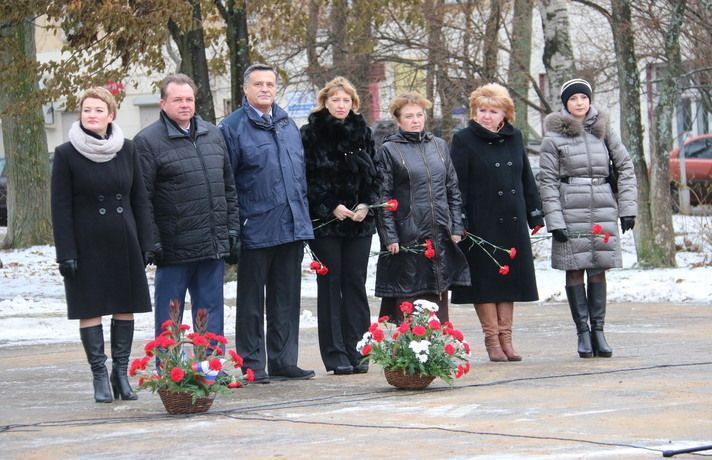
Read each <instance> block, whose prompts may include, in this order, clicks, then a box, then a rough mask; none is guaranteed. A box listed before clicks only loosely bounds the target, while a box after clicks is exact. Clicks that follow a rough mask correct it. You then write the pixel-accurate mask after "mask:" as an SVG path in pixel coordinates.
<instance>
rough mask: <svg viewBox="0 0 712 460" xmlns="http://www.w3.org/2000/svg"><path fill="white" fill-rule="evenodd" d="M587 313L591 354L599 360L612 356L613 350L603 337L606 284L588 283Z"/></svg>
mask: <svg viewBox="0 0 712 460" xmlns="http://www.w3.org/2000/svg"><path fill="white" fill-rule="evenodd" d="M588 313H589V315H590V316H591V329H592V330H591V342H592V344H593V354H594V355H595V356H600V357H601V358H610V357H611V356H613V350H612V349H611V347H610V346H609V345H608V342H607V341H606V336H605V335H603V323H605V320H606V282H605V281H603V282H601V283H588Z"/></svg>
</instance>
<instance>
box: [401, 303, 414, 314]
mask: <svg viewBox="0 0 712 460" xmlns="http://www.w3.org/2000/svg"><path fill="white" fill-rule="evenodd" d="M400 311H402V312H403V313H406V314H411V313H413V304H412V303H410V302H403V303H402V304H400Z"/></svg>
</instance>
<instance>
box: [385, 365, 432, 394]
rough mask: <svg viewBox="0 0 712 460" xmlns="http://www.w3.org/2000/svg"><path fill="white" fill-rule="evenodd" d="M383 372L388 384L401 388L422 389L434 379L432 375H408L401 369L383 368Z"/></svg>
mask: <svg viewBox="0 0 712 460" xmlns="http://www.w3.org/2000/svg"><path fill="white" fill-rule="evenodd" d="M383 373H384V374H386V381H387V382H388V383H389V384H391V385H393V386H394V387H396V388H400V389H402V390H422V389H424V388H427V387H428V386H429V385H430V384H431V383H432V382H433V380H435V377H434V376H432V375H423V376H421V375H408V374H406V373H404V372H403V371H402V370H390V369H383Z"/></svg>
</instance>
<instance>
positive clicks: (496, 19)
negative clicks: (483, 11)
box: [482, 0, 502, 83]
mask: <svg viewBox="0 0 712 460" xmlns="http://www.w3.org/2000/svg"><path fill="white" fill-rule="evenodd" d="M499 4H500V0H490V14H489V17H488V18H487V23H486V24H485V45H484V56H483V59H482V61H483V62H484V65H483V66H484V69H483V75H482V77H483V78H484V79H485V81H486V82H487V83H491V82H493V81H495V79H496V77H497V52H498V51H499V26H500V22H501V20H502V12H501V10H500V6H499Z"/></svg>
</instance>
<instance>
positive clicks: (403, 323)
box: [398, 322, 410, 334]
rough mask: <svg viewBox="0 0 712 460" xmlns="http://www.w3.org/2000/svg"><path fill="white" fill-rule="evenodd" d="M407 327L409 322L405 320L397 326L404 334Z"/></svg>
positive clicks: (408, 327)
mask: <svg viewBox="0 0 712 460" xmlns="http://www.w3.org/2000/svg"><path fill="white" fill-rule="evenodd" d="M409 329H410V324H409V323H407V322H402V323H401V325H400V326H398V332H400V333H401V334H405V333H406V332H408V330H409Z"/></svg>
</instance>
